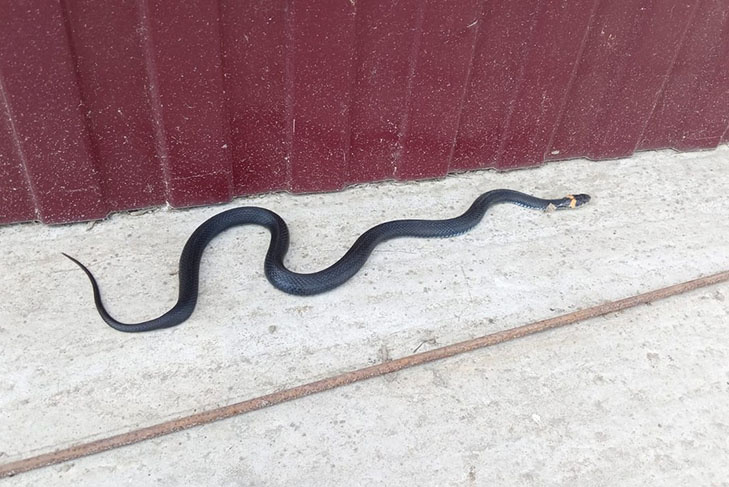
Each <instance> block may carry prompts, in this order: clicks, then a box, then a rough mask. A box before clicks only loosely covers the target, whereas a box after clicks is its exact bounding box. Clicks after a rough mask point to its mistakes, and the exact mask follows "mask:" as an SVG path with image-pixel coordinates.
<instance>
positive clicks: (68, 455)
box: [0, 271, 729, 478]
mask: <svg viewBox="0 0 729 487" xmlns="http://www.w3.org/2000/svg"><path fill="white" fill-rule="evenodd" d="M726 281H729V271H724V272H720V273H718V274H712V275H710V276H706V277H701V278H699V279H694V280H692V281H686V282H683V283H680V284H675V285H673V286H668V287H664V288H661V289H657V290H655V291H650V292H647V293H643V294H638V295H636V296H631V297H629V298H625V299H620V300H618V301H610V302H607V303H603V304H599V305H597V306H592V307H590V308H586V309H582V310H579V311H574V312H572V313H567V314H564V315H560V316H556V317H554V318H549V319H546V320H542V321H537V322H534V323H530V324H528V325H523V326H518V327H516V328H511V329H508V330H504V331H499V332H496V333H491V334H489V335H485V336H482V337H479V338H473V339H471V340H465V341H462V342H459V343H454V344H453V345H446V346H444V347H440V348H436V349H433V350H429V351H426V352H421V353H417V354H413V355H408V356H406V357H402V358H399V359H395V360H390V361H387V362H383V363H380V364H377V365H373V366H370V367H365V368H362V369H357V370H353V371H350V372H344V373H342V374H339V375H335V376H333V377H328V378H326V379H322V380H318V381H315V382H309V383H308V384H303V385H299V386H295V387H292V388H290V389H285V390H282V391H279V392H274V393H272V394H266V395H264V396H259V397H255V398H253V399H248V400H246V401H242V402H238V403H235V404H231V405H229V406H223V407H220V408H216V409H210V410H207V411H203V412H200V413H196V414H191V415H189V416H184V417H182V418H179V419H173V420H170V421H165V422H163V423H159V424H155V425H152V426H148V427H146V428H140V429H136V430H133V431H129V432H126V433H121V434H118V435H114V436H109V437H106V438H102V439H99V440H95V441H90V442H87V443H80V444H78V445H75V446H71V447H68V448H63V449H60V450H55V451H52V452H49V453H43V454H41V455H37V456H33V457H28V458H24V459H21V460H17V461H15V462H10V463H6V464H5V465H0V478H4V477H10V476H13V475H15V474H18V473H21V472H27V471H29V470H34V469H37V468H41V467H45V466H48V465H55V464H58V463H62V462H67V461H70V460H75V459H78V458H81V457H85V456H88V455H94V454H96V453H101V452H105V451H108V450H113V449H115V448H119V447H122V446H126V445H131V444H133V443H139V442H141V441H144V440H148V439H151V438H157V437H160V436H164V435H168V434H170V433H174V432H176V431H181V430H185V429H188V428H192V427H195V426H200V425H203V424H208V423H212V422H213V421H219V420H221V419H225V418H230V417H232V416H238V415H240V414H245V413H248V412H251V411H256V410H258V409H263V408H266V407H269V406H273V405H275V404H281V403H283V402H287V401H292V400H294V399H299V398H301V397H304V396H308V395H311V394H316V393H319V392H324V391H328V390H331V389H334V388H337V387H340V386H344V385H347V384H352V383H354V382H359V381H363V380H366V379H370V378H372V377H379V376H382V375H385V374H390V373H392V372H397V371H399V370H403V369H406V368H408V367H413V366H416V365H422V364H425V363H428V362H433V361H435V360H441V359H444V358H448V357H453V356H456V355H459V354H462V353H465V352H470V351H473V350H477V349H480V348H484V347H490V346H492V345H496V344H499V343H503V342H507V341H510V340H514V339H517V338H522V337H525V336H528V335H533V334H534V333H539V332H542V331H545V330H551V329H553V328H559V327H562V326H566V325H571V324H574V323H578V322H581V321H584V320H587V319H590V318H595V317H598V316H603V315H606V314H609V313H614V312H616V311H622V310H625V309H628V308H632V307H635V306H638V305H640V304H646V303H651V302H653V301H656V300H659V299H664V298H667V297H670V296H675V295H677V294H682V293H685V292H688V291H692V290H694V289H698V288H701V287H706V286H711V285H714V284H718V283H721V282H726Z"/></svg>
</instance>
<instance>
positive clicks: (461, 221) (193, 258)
mask: <svg viewBox="0 0 729 487" xmlns="http://www.w3.org/2000/svg"><path fill="white" fill-rule="evenodd" d="M588 201H590V196H589V195H586V194H577V195H574V196H573V195H568V196H566V197H564V198H559V199H553V200H549V199H542V198H536V197H534V196H530V195H528V194H524V193H520V192H518V191H512V190H508V189H497V190H493V191H489V192H487V193H484V194H482V195H481V196H479V197H478V198H476V201H474V202H473V204H472V205H471V207H470V208H469V209H468V210H466V212H465V213H463V214H462V215H460V216H457V217H455V218H449V219H445V220H393V221H389V222H385V223H381V224H379V225H376V226H374V227H372V228H370V229H369V230H367V231H366V232H365V233H363V234H362V235H361V236H360V237H359V238H358V239H357V240H356V241H355V242H354V244H353V245H352V247H351V248H350V249H349V250H348V251H347V253H345V254H344V256H342V258H341V259H339V260H338V261H337V262H335V263H334V264H332V265H331V266H329V267H327V268H326V269H324V270H321V271H319V272H313V273H311V274H300V273H298V272H293V271H290V270H289V269H287V268H286V266H285V265H284V257H285V256H286V251H287V250H288V248H289V230H288V228H287V227H286V223H285V222H284V221H283V219H282V218H281V217H280V216H278V215H277V214H276V213H274V212H272V211H270V210H267V209H265V208H259V207H256V206H247V207H241V208H234V209H232V210H228V211H224V212H222V213H219V214H217V215H215V216H213V217H212V218H210V219H208V220H207V221H205V222H204V223H203V224H202V225H200V226H199V227H198V228H197V229H196V230H195V231H194V232H193V234H192V235H191V236H190V238H189V239H188V240H187V243H185V248H184V249H183V250H182V255H181V256H180V268H179V278H180V287H179V296H178V298H177V303H176V304H175V305H174V306H173V307H172V309H170V310H169V311H167V312H166V313H164V314H163V315H162V316H160V317H158V318H154V319H152V320H149V321H144V322H141V323H134V324H126V323H121V322H119V321H117V320H115V319H114V318H112V317H111V315H109V313H108V312H107V311H106V309H105V308H104V304H103V303H102V301H101V294H100V292H99V286H98V284H97V283H96V279H94V276H93V274H91V271H89V270H88V269H87V268H86V266H84V265H83V264H81V263H80V262H79V261H78V260H76V259H74V258H73V257H71V256H69V255H66V254H63V255H65V256H66V257H68V258H69V259H71V260H72V261H73V262H75V263H76V264H77V265H78V266H79V267H81V269H83V271H84V272H85V273H86V275H87V276H88V277H89V279H90V280H91V285H92V286H93V289H94V301H95V303H96V309H97V310H98V311H99V314H100V315H101V318H102V319H103V320H104V321H105V322H106V323H107V324H108V325H109V326H111V327H112V328H114V329H116V330H119V331H125V332H140V331H150V330H157V329H160V328H168V327H171V326H175V325H179V324H180V323H182V322H183V321H185V320H186V319H187V318H189V317H190V315H191V314H192V312H193V310H194V309H195V304H196V303H197V295H198V280H199V270H200V258H201V257H202V254H203V251H204V250H205V247H206V246H207V245H208V243H209V242H210V241H211V240H212V239H214V238H215V237H216V235H218V234H219V233H221V232H223V231H225V230H227V229H229V228H231V227H235V226H238V225H261V226H263V227H265V228H267V229H268V231H269V232H271V243H270V245H269V247H268V252H267V253H266V259H265V261H264V270H265V273H266V277H267V278H268V280H269V281H270V282H271V284H273V285H274V287H276V288H278V289H280V290H281V291H284V292H286V293H289V294H296V295H301V296H307V295H313V294H319V293H323V292H326V291H329V290H331V289H334V288H335V287H337V286H340V285H342V284H343V283H344V282H346V281H347V280H348V279H350V278H351V277H352V276H354V275H355V274H356V273H357V271H359V270H360V268H361V267H362V266H363V265H364V263H365V262H366V261H367V258H368V257H369V255H370V254H371V253H372V251H373V250H374V248H375V247H376V246H377V245H379V244H380V243H382V242H385V241H387V240H390V239H393V238H398V237H418V238H436V237H438V238H444V237H453V236H456V235H460V234H462V233H465V232H467V231H468V230H470V229H471V228H473V227H474V226H475V225H477V224H478V223H479V222H480V221H481V219H482V218H483V216H484V214H485V213H486V210H488V208H489V207H491V206H492V205H495V204H497V203H514V204H517V205H519V206H523V207H526V208H532V209H539V210H549V209H564V208H576V207H578V206H582V205H584V204H585V203H587V202H588Z"/></svg>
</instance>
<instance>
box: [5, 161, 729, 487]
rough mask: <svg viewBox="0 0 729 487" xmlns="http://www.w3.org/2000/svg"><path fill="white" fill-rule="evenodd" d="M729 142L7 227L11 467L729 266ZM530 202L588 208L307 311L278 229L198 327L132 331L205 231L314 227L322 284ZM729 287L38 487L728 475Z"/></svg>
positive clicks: (529, 223)
mask: <svg viewBox="0 0 729 487" xmlns="http://www.w3.org/2000/svg"><path fill="white" fill-rule="evenodd" d="M727 156H729V149H727V148H726V147H722V148H720V149H718V150H716V151H712V152H701V153H692V154H677V153H673V152H670V151H665V152H650V153H643V154H639V155H637V156H636V157H634V158H631V159H628V160H619V161H611V162H599V163H597V162H590V161H581V160H576V161H570V162H563V163H558V164H553V165H546V166H543V167H541V168H537V169H530V170H523V171H517V172H511V173H505V174H499V173H495V172H479V173H470V174H463V175H457V176H452V177H449V178H447V179H445V180H442V181H432V182H424V183H386V184H380V185H365V186H360V187H356V188H351V189H349V190H347V191H343V192H340V193H336V194H326V195H299V196H292V195H287V194H277V195H266V196H259V197H255V198H247V199H242V200H238V201H236V202H235V204H230V205H225V206H222V207H211V208H198V209H192V210H186V211H163V210H158V211H152V212H148V213H145V214H138V215H116V216H113V217H111V218H109V219H108V220H106V221H103V222H99V223H97V224H95V225H93V226H89V225H86V224H77V225H69V226H65V227H53V228H49V227H42V226H40V225H34V224H28V225H17V226H11V227H5V228H2V229H0V240H1V241H2V243H3V248H4V249H5V252H4V253H3V254H2V256H0V266H2V269H3V273H2V275H1V276H0V286H2V288H3V289H4V299H3V300H2V302H1V303H0V342H1V343H2V350H3V354H2V356H0V411H2V418H1V419H0V439H2V440H0V462H2V463H6V462H9V461H13V460H17V459H20V458H23V457H26V456H28V455H34V454H39V453H42V452H46V451H50V450H52V449H55V448H58V447H63V446H69V445H71V444H74V443H77V442H79V441H81V440H90V439H95V438H100V437H103V436H106V435H109V434H114V433H119V432H121V431H127V430H130V429H134V428H137V427H140V426H146V425H150V424H155V423H157V422H159V421H162V420H165V419H171V418H175V417H178V416H181V415H184V414H189V413H191V412H194V411H199V410H201V409H205V408H209V407H215V406H219V405H224V404H229V403H232V402H237V401H240V400H243V399H247V398H250V397H253V396H256V395H260V394H264V393H268V392H271V391H273V390H278V389H281V388H284V387H289V386H292V385H296V384H300V383H303V382H308V381H311V380H315V379H318V378H323V377H327V376H330V375H332V374H335V373H338V372H342V371H345V370H350V369H353V368H358V367H361V366H365V365H369V364H372V363H376V362H378V361H382V360H385V359H387V358H393V357H400V356H403V355H407V354H410V353H412V352H413V350H415V349H416V348H418V347H420V350H425V349H428V348H432V347H436V346H440V345H443V344H447V343H452V342H456V341H460V340H463V339H467V338H470V337H475V336H480V335H483V334H486V333H490V332H493V331H497V330H500V329H505V328H509V327H512V326H517V325H521V324H524V323H527V322H530V321H534V320H537V319H541V318H545V317H549V316H553V315H555V314H560V313H563V312H566V311H570V310H574V309H578V308H583V307H586V306H590V305H594V304H598V303H600V302H604V301H607V300H612V299H616V298H621V297H625V296H628V295H631V294H635V293H638V292H644V291H647V290H650V289H654V288H658V287H661V286H665V285H669V284H673V283H676V282H680V281H683V280H687V279H691V278H694V277H697V276H700V275H705V274H710V273H713V272H717V271H720V270H725V269H727V268H729V243H728V242H727V239H726V236H727V235H729V221H727V218H726V216H727V214H726V208H727V207H728V206H729V194H727V192H726V188H727V187H729V165H728V164H727ZM496 187H511V188H514V189H520V190H523V191H527V192H531V193H534V194H537V195H543V196H549V197H552V196H553V197H558V196H562V195H564V194H566V193H571V192H587V193H591V194H593V195H594V197H595V198H594V200H593V202H592V203H591V204H590V205H589V206H588V207H586V208H584V209H581V210H579V211H574V212H558V213H552V214H543V213H539V212H530V211H527V210H524V209H521V208H517V207H514V206H500V207H497V208H494V209H493V211H491V212H490V213H489V214H488V215H487V216H486V218H485V219H484V221H483V223H482V224H481V225H480V226H479V227H477V228H476V229H475V230H474V231H472V232H471V233H469V234H467V235H464V236H462V237H458V238H454V239H449V240H412V239H407V240H397V241H392V242H388V243H387V244H385V245H383V246H382V247H380V248H379V249H378V250H377V251H376V252H375V253H374V254H373V256H372V258H371V260H370V262H369V263H368V265H367V266H366V268H365V269H363V272H362V273H361V274H360V275H358V276H357V277H355V278H354V279H353V280H352V281H350V282H349V283H347V284H346V285H345V286H343V287H341V288H339V289H337V290H334V291H332V292H331V293H328V294H325V295H321V296H315V297H310V298H301V297H293V296H287V295H285V294H283V293H281V292H279V291H277V290H275V289H273V288H272V287H271V286H270V285H269V284H268V282H267V281H266V280H265V277H264V276H263V269H262V259H263V254H264V253H265V248H266V247H267V244H268V237H267V234H266V233H265V231H264V230H261V229H257V228H240V229H235V230H231V231H230V232H228V233H226V234H224V235H222V236H221V237H220V238H219V239H217V240H216V241H215V242H213V244H212V245H211V247H210V248H209V249H208V251H207V252H206V255H205V258H204V261H203V266H202V275H203V282H202V288H201V296H200V300H199V304H198V308H197V309H196V311H195V314H194V315H193V317H192V318H191V319H190V320H189V321H188V322H186V323H185V324H183V325H181V326H179V327H177V328H174V329H170V330H164V331H159V332H153V333H150V334H139V335H129V334H122V333H119V332H116V331H114V330H112V329H110V328H108V327H106V325H104V324H103V323H102V322H101V321H100V319H99V318H98V316H97V315H96V311H95V310H94V308H93V306H92V301H91V295H90V288H89V285H88V282H87V281H86V278H85V276H83V274H82V273H81V272H80V271H79V270H78V269H76V268H75V267H73V265H72V264H71V263H70V262H68V261H66V260H65V259H63V257H62V256H60V253H59V252H61V251H64V252H67V253H69V254H71V255H74V256H76V257H78V258H79V259H80V260H82V261H83V262H85V263H87V264H88V265H89V266H90V267H91V268H92V269H93V270H94V272H95V273H96V275H97V276H98V277H99V279H100V284H101V286H102V290H103V292H104V296H105V298H106V302H107V303H109V307H110V309H111V311H112V312H113V313H115V314H117V315H118V317H119V318H120V319H124V320H130V321H134V320H140V319H146V318H149V317H153V316H156V315H157V314H159V313H161V312H162V311H164V310H166V309H167V308H168V307H169V306H170V305H171V304H172V302H173V301H174V299H175V295H176V276H175V271H176V263H177V259H178V257H179V252H180V250H181V247H182V245H183V243H184V241H185V239H186V238H187V236H188V235H189V234H190V232H191V231H192V230H193V229H194V228H195V227H196V226H197V225H198V224H199V223H201V222H202V221H203V220H204V219H206V218H207V217H209V216H211V215H213V214H215V213H217V212H219V211H222V210H223V209H225V208H228V207H234V206H240V205H243V204H246V205H247V204H253V205H259V206H265V207H268V208H270V209H272V210H274V211H276V212H278V213H279V214H281V215H282V216H283V217H284V218H285V219H286V220H287V222H288V223H289V226H290V229H291V232H292V242H291V250H290V256H289V259H288V263H289V265H290V266H291V267H292V268H294V269H297V270H301V271H310V270H315V269H319V268H321V267H324V266H326V265H328V264H329V263H331V262H332V261H333V260H335V259H336V258H338V257H339V256H340V255H341V254H342V253H343V252H344V251H345V250H346V248H347V247H348V246H349V245H350V244H351V242H352V241H353V240H354V239H355V238H356V236H357V235H359V234H360V233H361V232H362V231H364V230H365V229H367V228H369V227H370V226H372V225H374V224H376V223H379V222H381V221H385V220H390V219H394V218H407V217H413V218H418V217H423V218H440V217H447V216H452V215H455V214H458V213H460V212H461V211H462V210H463V209H465V208H466V207H467V206H468V205H469V204H470V203H471V201H472V200H473V199H474V198H475V197H476V196H477V195H478V194H480V193H481V192H484V191H487V190H489V189H493V188H496ZM728 294H729V288H727V286H718V287H716V288H712V289H710V290H706V291H702V292H695V293H692V294H691V295H687V296H685V297H681V298H675V299H671V300H669V301H664V302H661V303H660V304H656V305H654V306H651V307H645V308H642V309H639V310H633V311H630V312H627V313H622V314H620V315H617V316H612V317H607V318H604V319H599V320H592V321H591V322H589V323H585V324H583V325H579V326H578V327H571V328H568V329H564V330H559V331H555V332H551V333H549V334H544V335H540V336H535V337H532V338H529V339H526V340H523V341H520V342H518V343H512V344H508V345H505V346H502V347H497V348H494V349H491V350H488V351H482V352H478V353H473V354H469V355H467V356H463V357H458V358H455V359H451V360H447V361H443V362H440V363H437V364H431V365H429V366H425V367H420V368H417V369H413V370H409V371H406V372H401V373H398V374H396V375H394V376H392V377H388V378H384V379H378V380H372V381H369V382H366V383H362V384H359V385H354V386H351V387H347V388H343V389H339V390H336V391H331V392H329V393H325V394H322V395H319V396H315V397H310V398H306V399H303V400H300V401H296V402H294V403H290V404H286V405H282V406H278V407H275V408H272V409H269V410H266V411H260V412H256V413H253V414H249V415H246V416H244V417H241V418H236V419H232V420H227V421H223V422H221V423H218V424H215V425H209V426H205V427H202V428H197V429H195V430H191V431H186V432H182V433H178V434H175V435H171V436H168V437H165V438H161V439H159V440H154V441H149V442H146V443H143V444H140V445H135V446H131V447H127V448H124V449H120V450H117V451H114V452H109V453H106V454H102V455H98V456H95V457H91V458H87V459H83V460H79V461H77V462H72V463H67V464H64V465H59V466H56V467H50V468H46V469H42V470H39V471H36V472H32V473H28V474H23V475H20V476H18V477H17V478H14V479H11V480H10V481H9V482H12V483H14V484H17V485H37V484H47V483H51V482H52V483H53V485H76V484H78V483H79V482H83V483H87V485H105V484H108V485H119V484H125V483H136V484H138V483H139V482H143V483H149V481H150V479H156V480H159V481H160V482H161V483H162V484H163V485H179V484H181V483H202V484H211V485H286V484H292V483H297V484H302V483H303V484H306V485H322V484H324V485H341V484H360V485H372V484H375V485H385V484H387V485H393V484H395V485H398V484H429V485H469V484H475V485H484V484H492V483H496V484H498V485H524V484H527V485H530V484H533V485H543V484H545V483H551V484H570V483H572V484H575V483H579V484H584V483H589V484H596V485H614V484H616V483H619V484H621V485H624V484H628V485H631V484H638V483H645V482H646V481H653V482H655V481H656V480H658V481H661V482H663V483H669V484H673V485H679V484H681V485H683V484H685V483H686V481H689V480H693V481H699V482H700V483H702V484H715V485H726V484H722V483H721V482H726V479H727V478H729V462H727V461H726V460H725V459H726V458H729V455H727V453H729V442H728V441H727V440H726V438H727V437H728V436H727V434H726V433H727V430H728V429H729V410H728V409H727V408H726V407H722V406H723V405H724V404H726V400H727V392H729V367H728V366H727V364H728V363H729V361H728V360H727V358H729V341H728V340H726V336H727V334H726V329H727V328H726V325H727V314H728V313H729V304H728V303H729V301H727V300H726V299H725V298H726V296H727V295H728Z"/></svg>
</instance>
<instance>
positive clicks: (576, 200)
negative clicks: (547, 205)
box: [556, 194, 590, 210]
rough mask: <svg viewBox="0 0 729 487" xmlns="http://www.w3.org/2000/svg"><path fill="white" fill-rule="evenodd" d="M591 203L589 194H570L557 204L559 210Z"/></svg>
mask: <svg viewBox="0 0 729 487" xmlns="http://www.w3.org/2000/svg"><path fill="white" fill-rule="evenodd" d="M588 201H590V195H589V194H568V195H567V196H565V197H564V198H562V199H561V200H560V201H559V203H557V205H556V207H557V209H560V210H561V209H565V208H577V207H580V206H582V205H584V204H586V203H587V202H588Z"/></svg>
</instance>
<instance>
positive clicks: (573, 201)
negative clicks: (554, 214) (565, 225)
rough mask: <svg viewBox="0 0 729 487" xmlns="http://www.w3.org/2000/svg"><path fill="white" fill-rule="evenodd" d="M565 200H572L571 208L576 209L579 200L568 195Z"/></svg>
mask: <svg viewBox="0 0 729 487" xmlns="http://www.w3.org/2000/svg"><path fill="white" fill-rule="evenodd" d="M565 198H569V199H570V208H575V207H576V206H577V198H575V197H574V196H572V195H571V194H568V195H567V196H565Z"/></svg>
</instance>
